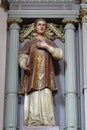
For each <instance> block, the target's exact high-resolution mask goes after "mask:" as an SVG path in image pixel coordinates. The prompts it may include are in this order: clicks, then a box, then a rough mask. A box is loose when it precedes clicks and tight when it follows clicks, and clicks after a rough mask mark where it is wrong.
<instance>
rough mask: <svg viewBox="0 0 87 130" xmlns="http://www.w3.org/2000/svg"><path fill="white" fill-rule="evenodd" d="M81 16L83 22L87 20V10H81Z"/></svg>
mask: <svg viewBox="0 0 87 130" xmlns="http://www.w3.org/2000/svg"><path fill="white" fill-rule="evenodd" d="M80 18H81V19H82V22H87V10H80Z"/></svg>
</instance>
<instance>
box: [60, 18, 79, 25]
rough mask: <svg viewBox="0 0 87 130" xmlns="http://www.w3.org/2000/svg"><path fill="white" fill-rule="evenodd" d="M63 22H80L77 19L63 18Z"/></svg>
mask: <svg viewBox="0 0 87 130" xmlns="http://www.w3.org/2000/svg"><path fill="white" fill-rule="evenodd" d="M62 22H63V23H64V24H67V23H71V24H76V23H78V20H77V19H75V18H74V19H65V18H64V19H63V20H62Z"/></svg>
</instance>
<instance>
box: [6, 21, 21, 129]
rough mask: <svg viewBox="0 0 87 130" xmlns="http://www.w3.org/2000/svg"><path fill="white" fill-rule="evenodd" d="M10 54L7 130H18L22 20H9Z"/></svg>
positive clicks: (7, 89)
mask: <svg viewBox="0 0 87 130" xmlns="http://www.w3.org/2000/svg"><path fill="white" fill-rule="evenodd" d="M8 22H9V23H10V26H9V33H10V37H9V44H8V45H9V52H8V61H7V76H6V107H5V109H6V113H5V128H6V130H17V116H18V113H17V112H18V50H19V29H20V27H19V25H18V23H20V22H21V19H9V20H8Z"/></svg>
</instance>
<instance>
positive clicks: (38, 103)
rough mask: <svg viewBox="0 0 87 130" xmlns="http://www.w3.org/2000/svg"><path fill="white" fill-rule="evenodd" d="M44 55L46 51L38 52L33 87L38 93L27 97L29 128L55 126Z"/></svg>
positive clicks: (26, 110) (27, 121) (26, 111)
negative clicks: (33, 126)
mask: <svg viewBox="0 0 87 130" xmlns="http://www.w3.org/2000/svg"><path fill="white" fill-rule="evenodd" d="M44 55H45V52H44V50H40V49H37V50H36V59H35V68H34V74H33V81H32V85H33V88H35V89H37V90H38V91H37V90H36V91H34V92H32V93H30V94H29V95H25V105H24V106H25V108H24V110H25V111H24V112H25V124H26V125H28V126H32V125H44V126H45V125H46V126H47V125H48V126H52V125H55V119H54V105H53V95H52V91H51V90H50V89H49V88H45V65H44V64H45V56H44Z"/></svg>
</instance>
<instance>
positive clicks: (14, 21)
mask: <svg viewBox="0 0 87 130" xmlns="http://www.w3.org/2000/svg"><path fill="white" fill-rule="evenodd" d="M7 23H8V25H11V24H13V23H16V24H20V23H22V19H21V18H15V19H14V18H8V20H7Z"/></svg>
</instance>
